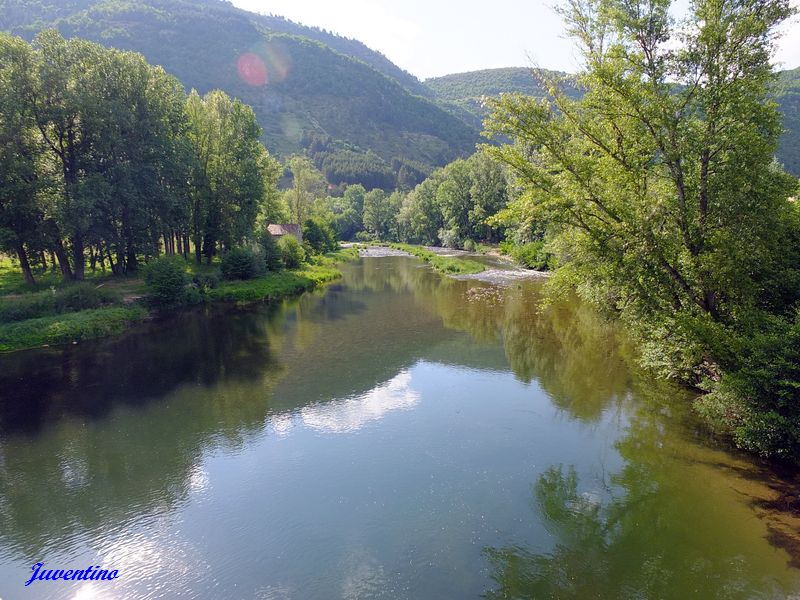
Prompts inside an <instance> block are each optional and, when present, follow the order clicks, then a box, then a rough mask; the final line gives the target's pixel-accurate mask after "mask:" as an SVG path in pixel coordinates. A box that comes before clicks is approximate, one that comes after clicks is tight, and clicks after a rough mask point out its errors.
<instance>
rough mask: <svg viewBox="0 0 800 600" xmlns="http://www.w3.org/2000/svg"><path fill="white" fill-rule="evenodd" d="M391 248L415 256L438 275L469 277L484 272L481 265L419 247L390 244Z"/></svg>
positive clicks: (484, 268)
mask: <svg viewBox="0 0 800 600" xmlns="http://www.w3.org/2000/svg"><path fill="white" fill-rule="evenodd" d="M391 246H392V248H396V249H398V250H403V251H404V252H408V253H409V254H411V255H413V256H416V257H417V258H419V259H421V260H422V261H423V262H426V263H428V264H429V265H431V266H432V267H433V268H434V269H436V270H437V271H439V272H440V273H444V274H447V275H470V274H473V273H481V272H482V271H485V270H486V267H484V266H483V265H482V264H481V263H479V262H477V261H474V260H469V259H464V258H454V257H452V256H441V255H440V254H436V253H435V252H431V251H430V250H426V249H425V248H420V247H419V246H412V245H411V244H392V245H391Z"/></svg>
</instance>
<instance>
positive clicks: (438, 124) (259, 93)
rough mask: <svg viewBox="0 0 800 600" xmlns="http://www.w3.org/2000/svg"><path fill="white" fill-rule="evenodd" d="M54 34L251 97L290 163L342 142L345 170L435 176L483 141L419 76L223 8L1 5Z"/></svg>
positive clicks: (286, 25)
mask: <svg viewBox="0 0 800 600" xmlns="http://www.w3.org/2000/svg"><path fill="white" fill-rule="evenodd" d="M48 27H55V28H57V29H58V30H59V31H60V32H61V33H62V34H63V35H65V36H66V37H82V38H86V39H89V40H92V41H96V42H99V43H102V44H103V45H106V46H111V47H116V48H120V49H124V50H135V51H138V52H141V53H142V54H143V55H144V56H145V58H146V59H147V60H148V61H149V62H150V63H151V64H158V65H161V66H163V67H164V68H165V69H166V70H167V71H168V72H169V73H171V74H174V75H176V76H177V77H178V78H179V79H180V80H181V82H182V83H183V84H184V86H186V88H187V89H191V88H195V89H197V90H198V91H199V92H200V93H206V92H208V91H210V90H212V89H214V88H220V89H222V90H224V91H226V92H227V93H229V94H231V95H232V96H235V97H236V98H239V99H240V100H242V101H243V102H245V103H246V104H249V105H251V106H252V107H253V108H254V110H255V112H256V115H257V117H258V119H259V122H260V123H261V125H262V127H263V128H264V141H265V143H266V145H267V147H268V148H269V149H270V151H272V152H273V153H276V154H278V155H288V154H290V153H292V152H296V151H299V150H302V149H304V148H306V147H308V146H309V145H310V144H311V143H312V142H313V141H314V140H316V139H318V138H319V137H322V138H324V139H325V140H328V141H329V140H333V141H334V142H336V143H334V144H330V143H328V146H329V147H330V148H333V149H334V152H335V151H336V149H341V148H346V150H347V154H346V155H345V156H344V157H337V158H338V161H337V163H338V164H341V163H346V162H347V161H348V159H350V158H353V157H355V160H357V161H359V162H360V163H361V164H362V165H364V164H366V165H367V166H368V167H369V168H372V169H374V170H375V172H376V173H378V174H382V173H384V172H386V171H387V170H393V171H394V172H395V173H396V172H398V171H399V169H400V168H402V166H403V165H408V169H407V171H414V172H417V171H422V172H428V171H429V170H430V169H431V168H432V167H435V166H441V165H443V164H445V163H447V162H449V161H451V160H453V159H454V158H456V157H458V156H462V155H467V154H469V153H471V151H472V149H473V147H474V145H475V143H476V141H478V139H479V136H478V134H477V131H476V130H475V129H474V128H473V127H470V126H468V125H466V124H465V123H464V122H463V121H462V120H460V119H458V118H456V117H455V116H453V115H451V114H449V113H448V112H447V111H445V110H443V109H442V108H441V107H439V106H438V105H437V104H435V103H434V102H432V101H430V100H428V99H425V98H423V97H422V96H420V95H419V94H429V93H430V92H428V91H427V88H425V87H424V86H423V85H422V84H420V82H419V81H418V80H417V79H416V78H415V77H413V76H412V75H410V74H408V73H405V72H404V71H402V70H401V69H399V68H398V67H396V66H395V65H393V64H392V63H391V62H390V61H389V60H388V59H386V58H385V57H384V56H383V55H381V54H379V53H377V52H373V51H371V50H369V49H368V48H367V47H366V46H364V45H363V44H361V43H360V42H357V41H354V40H349V39H346V38H342V37H338V36H335V35H333V34H331V33H328V32H325V31H322V30H319V29H313V28H309V27H304V26H302V25H298V24H295V23H292V22H290V21H287V20H285V19H281V18H278V17H271V16H263V15H257V14H253V13H248V12H246V11H242V10H239V9H237V8H235V7H234V6H233V5H231V4H229V3H227V2H223V1H221V0H191V1H190V0H133V1H128V0H126V1H123V0H0V29H3V30H6V31H10V32H11V33H14V34H16V35H20V36H22V37H24V38H26V39H29V40H30V39H32V38H33V37H34V36H35V35H36V33H38V32H39V31H40V30H42V29H44V28H48ZM368 151H372V152H371V153H369V154H368ZM324 158H326V157H322V159H323V160H324ZM329 162H330V161H329ZM320 166H321V163H320ZM342 171H343V172H346V171H347V169H343V170H342ZM343 182H347V181H346V178H345V179H343ZM335 183H339V182H335Z"/></svg>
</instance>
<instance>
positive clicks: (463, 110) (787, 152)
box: [425, 68, 800, 177]
mask: <svg viewBox="0 0 800 600" xmlns="http://www.w3.org/2000/svg"><path fill="white" fill-rule="evenodd" d="M545 73H547V74H548V75H553V74H554V75H562V76H563V74H559V73H552V72H550V73H548V72H545ZM425 84H426V85H427V86H428V87H430V88H431V89H432V90H433V92H434V94H435V97H436V98H437V99H438V100H439V101H440V102H441V103H442V104H443V105H444V106H446V107H448V108H449V109H450V110H451V112H452V113H453V114H454V115H456V116H458V117H459V118H461V119H462V120H463V121H464V122H465V123H467V124H469V125H471V126H473V127H477V126H480V123H481V122H482V119H483V118H484V117H485V116H486V111H485V109H484V108H483V106H482V103H481V98H483V97H492V96H498V95H499V94H501V93H503V92H517V93H520V94H526V95H528V96H543V95H544V90H543V89H542V87H541V85H540V84H539V81H538V79H537V77H536V76H535V74H534V72H533V71H532V70H531V69H527V68H507V69H486V70H483V71H472V72H469V73H457V74H454V75H445V76H444V77H436V78H433V79H428V80H426V81H425ZM567 90H568V93H569V94H570V95H573V96H579V95H580V93H581V92H580V89H578V88H576V87H570V86H568V87H567ZM775 98H776V100H777V101H778V103H779V105H780V109H781V112H782V113H783V115H784V127H785V128H786V133H785V134H784V136H783V137H782V138H781V144H780V148H779V149H778V160H779V161H780V162H781V163H783V164H784V166H785V167H786V169H787V170H788V171H789V172H790V173H793V174H794V175H797V176H799V177H800V69H794V70H793V71H784V72H782V73H781V74H780V77H779V80H778V84H777V91H776V93H775Z"/></svg>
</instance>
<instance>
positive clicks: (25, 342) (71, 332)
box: [0, 306, 147, 352]
mask: <svg viewBox="0 0 800 600" xmlns="http://www.w3.org/2000/svg"><path fill="white" fill-rule="evenodd" d="M146 316H147V311H146V310H145V309H144V308H141V307H138V306H137V307H120V306H114V307H108V308H95V309H89V310H82V311H79V312H73V313H66V314H63V315H54V316H49V317H40V318H37V319H27V320H25V321H19V322H16V323H6V324H3V325H0V352H11V351H14V350H24V349H26V348H36V347H40V346H49V345H55V344H68V343H71V342H78V341H82V340H90V339H94V338H100V337H106V336H110V335H118V334H120V333H122V332H123V331H125V330H126V329H127V328H128V327H130V326H131V324H133V323H135V322H138V321H141V320H143V319H144V318H145V317H146Z"/></svg>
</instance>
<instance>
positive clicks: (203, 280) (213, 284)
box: [192, 272, 220, 296]
mask: <svg viewBox="0 0 800 600" xmlns="http://www.w3.org/2000/svg"><path fill="white" fill-rule="evenodd" d="M219 282H220V277H219V274H217V273H216V272H212V273H197V274H196V275H194V277H192V285H193V286H194V287H195V289H197V291H198V292H199V293H200V295H201V296H208V293H209V292H210V291H211V290H213V289H216V288H217V287H219Z"/></svg>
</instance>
